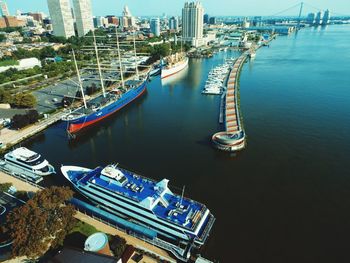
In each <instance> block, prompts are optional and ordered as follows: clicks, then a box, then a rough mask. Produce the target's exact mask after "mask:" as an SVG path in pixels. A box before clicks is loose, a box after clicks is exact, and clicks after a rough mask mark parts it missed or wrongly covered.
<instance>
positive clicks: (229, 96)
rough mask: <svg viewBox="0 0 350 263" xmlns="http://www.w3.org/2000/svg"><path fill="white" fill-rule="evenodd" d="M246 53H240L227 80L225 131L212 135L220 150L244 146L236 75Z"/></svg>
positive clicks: (231, 150)
mask: <svg viewBox="0 0 350 263" xmlns="http://www.w3.org/2000/svg"><path fill="white" fill-rule="evenodd" d="M246 59H247V55H246V54H243V55H241V56H240V57H239V58H238V59H237V60H236V62H235V63H234V65H233V68H232V70H231V72H230V75H229V78H228V81H227V91H226V100H225V113H224V117H225V122H224V123H225V129H226V130H225V131H223V132H218V133H216V134H214V135H213V137H212V140H213V143H214V145H215V147H217V148H218V149H220V150H223V151H229V152H234V151H239V150H242V149H243V148H244V147H245V133H244V130H243V127H242V124H241V120H240V112H239V108H238V98H237V97H238V86H237V82H238V76H239V73H240V70H241V68H242V66H243V63H244V62H245V60H246Z"/></svg>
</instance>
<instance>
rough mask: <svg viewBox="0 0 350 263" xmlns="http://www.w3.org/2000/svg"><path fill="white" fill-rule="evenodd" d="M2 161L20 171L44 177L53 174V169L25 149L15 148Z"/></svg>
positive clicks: (37, 155)
mask: <svg viewBox="0 0 350 263" xmlns="http://www.w3.org/2000/svg"><path fill="white" fill-rule="evenodd" d="M4 161H5V162H6V163H8V164H10V165H12V166H15V167H17V168H21V169H22V170H25V171H28V172H31V173H34V174H36V175H39V176H45V175H49V174H53V173H55V168H54V167H53V166H52V165H50V164H49V162H48V161H47V160H45V159H44V158H42V156H41V155H40V154H38V153H36V152H33V151H30V150H28V149H27V148H25V147H20V148H17V149H15V150H13V151H11V152H9V153H7V154H5V156H4Z"/></svg>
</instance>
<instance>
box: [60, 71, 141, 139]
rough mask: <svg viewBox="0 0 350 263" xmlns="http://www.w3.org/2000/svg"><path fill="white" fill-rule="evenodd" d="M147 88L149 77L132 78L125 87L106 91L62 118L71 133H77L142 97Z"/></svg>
mask: <svg viewBox="0 0 350 263" xmlns="http://www.w3.org/2000/svg"><path fill="white" fill-rule="evenodd" d="M146 88H147V77H146V78H144V79H143V80H130V81H127V82H125V84H124V88H121V89H119V90H115V91H111V92H108V93H105V95H100V96H98V97H96V98H94V99H92V100H90V101H88V102H86V104H85V105H86V106H85V105H84V106H81V107H79V108H77V109H75V110H73V111H71V112H70V113H69V114H67V115H65V116H64V117H63V118H62V120H64V121H67V122H68V127H67V131H68V132H69V133H71V134H74V133H77V132H79V131H81V130H82V129H84V128H85V127H87V126H90V125H93V124H94V123H96V122H98V121H100V120H102V119H104V118H106V117H108V116H110V115H112V114H113V113H115V112H117V111H118V110H120V109H121V108H123V107H125V106H126V105H128V104H129V103H131V102H132V101H134V100H136V99H137V98H138V97H140V96H141V95H142V94H143V93H144V92H145V91H146Z"/></svg>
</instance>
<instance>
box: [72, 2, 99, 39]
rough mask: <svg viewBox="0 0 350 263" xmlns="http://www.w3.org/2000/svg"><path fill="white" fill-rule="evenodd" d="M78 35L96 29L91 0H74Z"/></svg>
mask: <svg viewBox="0 0 350 263" xmlns="http://www.w3.org/2000/svg"><path fill="white" fill-rule="evenodd" d="M73 6H74V12H75V19H76V23H77V31H78V36H80V37H83V36H85V35H86V34H87V33H89V31H92V30H94V22H93V18H92V10H91V0H73Z"/></svg>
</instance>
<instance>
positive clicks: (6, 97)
mask: <svg viewBox="0 0 350 263" xmlns="http://www.w3.org/2000/svg"><path fill="white" fill-rule="evenodd" d="M0 103H12V96H11V93H10V92H9V91H7V90H4V89H0Z"/></svg>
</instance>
